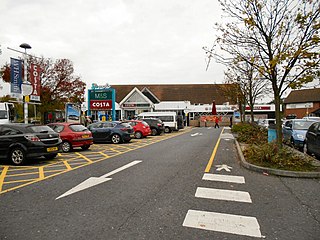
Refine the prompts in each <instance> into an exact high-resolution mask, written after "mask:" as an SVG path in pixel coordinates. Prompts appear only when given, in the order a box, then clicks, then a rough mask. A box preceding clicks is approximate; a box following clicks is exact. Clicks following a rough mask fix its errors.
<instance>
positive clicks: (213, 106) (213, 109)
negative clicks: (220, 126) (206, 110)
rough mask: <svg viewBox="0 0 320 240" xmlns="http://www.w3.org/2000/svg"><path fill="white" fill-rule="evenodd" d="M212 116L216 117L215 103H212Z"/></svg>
mask: <svg viewBox="0 0 320 240" xmlns="http://www.w3.org/2000/svg"><path fill="white" fill-rule="evenodd" d="M212 115H217V109H216V102H215V101H214V100H213V102H212Z"/></svg>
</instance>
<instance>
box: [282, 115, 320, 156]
mask: <svg viewBox="0 0 320 240" xmlns="http://www.w3.org/2000/svg"><path fill="white" fill-rule="evenodd" d="M282 134H283V141H284V142H285V143H288V144H290V145H292V146H293V147H295V148H297V149H299V150H300V151H304V152H305V153H308V154H310V155H315V157H316V158H318V159H320V118H317V117H305V118H303V119H290V120H286V121H285V122H284V123H283V126H282Z"/></svg>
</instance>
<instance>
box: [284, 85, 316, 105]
mask: <svg viewBox="0 0 320 240" xmlns="http://www.w3.org/2000/svg"><path fill="white" fill-rule="evenodd" d="M304 102H320V88H312V89H303V90H295V91H291V93H290V94H289V95H288V97H287V98H286V99H285V100H284V103H304Z"/></svg>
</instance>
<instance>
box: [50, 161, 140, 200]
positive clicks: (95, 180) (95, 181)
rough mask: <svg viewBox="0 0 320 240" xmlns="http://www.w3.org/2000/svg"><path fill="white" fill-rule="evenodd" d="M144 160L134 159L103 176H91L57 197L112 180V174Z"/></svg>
mask: <svg viewBox="0 0 320 240" xmlns="http://www.w3.org/2000/svg"><path fill="white" fill-rule="evenodd" d="M141 162H142V161H133V162H131V163H128V164H126V165H124V166H122V167H120V168H117V169H115V170H113V171H111V172H109V173H107V174H104V175H102V176H101V177H90V178H88V179H87V180H85V181H83V182H82V183H80V184H79V185H77V186H75V187H73V188H71V189H70V190H69V191H67V192H65V193H64V194H62V195H61V196H59V197H57V198H56V200H57V199H59V198H63V197H66V196H68V195H71V194H73V193H76V192H79V191H82V190H84V189H87V188H90V187H93V186H96V185H98V184H100V183H104V182H107V181H110V180H111V179H112V178H108V177H110V176H111V175H113V174H115V173H118V172H120V171H122V170H125V169H127V168H129V167H132V166H134V165H136V164H138V163H141Z"/></svg>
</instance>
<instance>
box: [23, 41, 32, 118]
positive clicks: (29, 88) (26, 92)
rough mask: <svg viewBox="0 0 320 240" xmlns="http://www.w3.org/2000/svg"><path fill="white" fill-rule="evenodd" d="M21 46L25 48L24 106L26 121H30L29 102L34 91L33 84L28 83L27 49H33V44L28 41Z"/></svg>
mask: <svg viewBox="0 0 320 240" xmlns="http://www.w3.org/2000/svg"><path fill="white" fill-rule="evenodd" d="M20 47H21V48H24V55H23V59H24V61H23V63H24V79H23V84H22V94H23V106H24V114H23V116H24V123H28V102H29V95H30V94H31V93H32V86H31V84H30V83H28V76H27V74H28V71H27V49H31V46H30V45H29V44H27V43H22V44H21V45H20Z"/></svg>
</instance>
